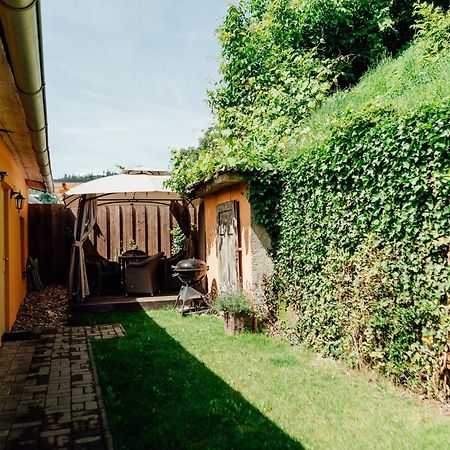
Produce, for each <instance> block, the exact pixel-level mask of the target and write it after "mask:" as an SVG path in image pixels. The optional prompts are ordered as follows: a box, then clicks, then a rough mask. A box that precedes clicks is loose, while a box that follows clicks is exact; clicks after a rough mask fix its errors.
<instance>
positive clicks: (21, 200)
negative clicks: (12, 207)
mask: <svg viewBox="0 0 450 450" xmlns="http://www.w3.org/2000/svg"><path fill="white" fill-rule="evenodd" d="M9 198H11V199H12V198H14V200H15V202H16V209H17V211H20V210H21V209H22V208H23V203H24V201H25V197H24V196H23V195H22V192H21V191H19V192H17V191H11V193H10V194H9Z"/></svg>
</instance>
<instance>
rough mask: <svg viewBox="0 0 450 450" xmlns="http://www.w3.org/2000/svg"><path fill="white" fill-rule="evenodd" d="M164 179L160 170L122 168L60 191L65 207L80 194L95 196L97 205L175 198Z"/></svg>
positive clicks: (161, 200) (164, 175) (177, 198)
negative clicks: (105, 175) (119, 172)
mask: <svg viewBox="0 0 450 450" xmlns="http://www.w3.org/2000/svg"><path fill="white" fill-rule="evenodd" d="M168 179H169V176H168V175H166V172H163V171H158V170H150V169H126V170H124V171H123V172H122V173H121V174H119V175H111V176H108V177H103V178H98V179H96V180H92V181H88V182H87V183H83V184H79V185H78V186H75V187H74V188H72V189H70V190H68V191H67V192H65V193H64V203H65V204H66V206H71V205H73V204H76V202H77V201H78V200H79V199H80V198H81V197H82V196H83V195H90V196H93V197H95V198H96V200H97V205H103V204H111V203H123V202H136V203H161V202H163V203H164V202H170V201H171V200H179V199H180V197H179V195H178V194H177V193H176V192H173V191H171V190H170V189H169V188H167V187H166V186H165V185H164V184H165V182H166V181H167V180H168Z"/></svg>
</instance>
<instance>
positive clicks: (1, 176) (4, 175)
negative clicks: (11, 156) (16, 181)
mask: <svg viewBox="0 0 450 450" xmlns="http://www.w3.org/2000/svg"><path fill="white" fill-rule="evenodd" d="M6 175H8V172H1V171H0V181H3V180H4V179H5V177H6Z"/></svg>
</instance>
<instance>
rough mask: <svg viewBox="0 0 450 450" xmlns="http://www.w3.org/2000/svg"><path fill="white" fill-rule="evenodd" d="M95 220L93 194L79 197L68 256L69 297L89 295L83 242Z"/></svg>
mask: <svg viewBox="0 0 450 450" xmlns="http://www.w3.org/2000/svg"><path fill="white" fill-rule="evenodd" d="M96 222H97V199H96V197H95V194H86V195H83V196H82V197H81V198H80V202H79V204H78V214H77V219H76V221H75V227H74V242H73V245H72V253H71V257H70V271H69V298H78V299H79V300H84V298H85V297H86V296H88V295H89V283H88V279H87V273H86V264H85V260H84V250H83V243H84V241H85V240H86V239H87V237H88V236H89V233H90V232H91V231H92V229H93V228H94V225H95V224H96Z"/></svg>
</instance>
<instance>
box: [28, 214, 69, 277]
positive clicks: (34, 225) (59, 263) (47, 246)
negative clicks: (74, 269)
mask: <svg viewBox="0 0 450 450" xmlns="http://www.w3.org/2000/svg"><path fill="white" fill-rule="evenodd" d="M74 223H75V216H74V214H73V211H72V210H70V209H66V208H65V207H64V205H29V209H28V254H29V255H30V256H31V257H33V258H37V259H38V261H39V273H40V276H41V279H42V282H43V283H44V284H45V285H49V284H63V285H65V284H66V283H67V277H68V274H69V264H70V252H71V248H72V242H73V234H72V233H73V226H74Z"/></svg>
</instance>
